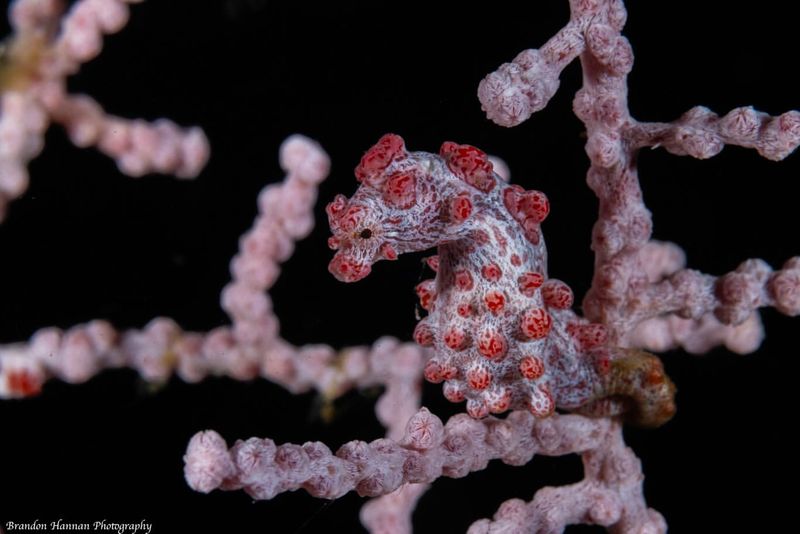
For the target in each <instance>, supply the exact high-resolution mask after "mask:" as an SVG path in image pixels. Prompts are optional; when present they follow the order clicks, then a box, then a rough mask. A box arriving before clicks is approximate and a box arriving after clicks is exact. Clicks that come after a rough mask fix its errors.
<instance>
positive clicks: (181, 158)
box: [0, 0, 209, 221]
mask: <svg viewBox="0 0 800 534" xmlns="http://www.w3.org/2000/svg"><path fill="white" fill-rule="evenodd" d="M139 1H142V0H81V1H79V2H77V3H75V4H74V5H73V6H72V7H71V9H70V10H69V12H68V13H67V14H66V15H64V17H63V18H61V13H62V11H63V3H62V2H61V1H59V0H19V1H17V2H15V3H14V4H13V6H12V7H11V10H10V18H11V24H12V27H13V29H14V32H15V33H14V35H13V36H12V37H11V38H9V40H8V42H7V47H6V49H5V50H3V51H2V52H1V53H2V55H3V56H5V57H2V59H3V60H4V63H5V64H4V65H2V66H0V221H2V219H3V218H4V214H5V211H6V208H7V204H8V203H9V202H10V201H12V200H13V199H15V198H17V197H19V196H21V195H22V194H24V192H25V190H26V189H27V187H28V181H29V177H28V172H27V168H26V167H27V165H28V162H29V161H30V160H31V159H33V158H35V157H36V156H37V155H38V154H39V152H40V151H41V150H42V147H43V145H44V139H43V136H44V132H45V131H46V129H47V127H48V126H49V124H50V123H51V122H54V123H58V124H61V125H62V126H64V128H65V129H66V130H67V133H68V135H69V137H70V139H71V140H72V142H73V143H74V144H75V145H77V146H79V147H88V146H94V147H96V148H97V149H98V150H100V151H101V152H103V153H105V154H107V155H108V156H110V157H112V158H114V159H115V160H116V162H117V166H118V167H119V169H120V171H122V172H123V173H125V174H127V175H129V176H141V175H143V174H147V173H151V172H158V173H164V174H173V175H175V176H177V177H179V178H192V177H195V176H197V175H198V174H199V173H200V171H201V170H202V169H203V167H204V166H205V164H206V162H207V161H208V156H209V147H208V139H206V136H205V134H204V133H203V132H202V130H200V129H199V128H188V129H182V128H180V127H178V126H177V125H175V124H174V123H173V122H171V121H168V120H166V119H160V120H158V121H156V122H154V123H152V124H151V123H147V122H145V121H142V120H137V121H129V120H126V119H122V118H119V117H114V116H111V115H108V114H107V113H106V112H105V111H103V109H102V107H101V106H100V105H99V104H98V103H97V102H96V101H95V100H94V99H92V98H91V97H88V96H85V95H80V96H72V95H69V94H67V89H66V79H67V77H68V76H70V75H72V74H75V73H76V72H78V70H79V69H80V66H81V64H83V63H86V62H87V61H90V60H91V59H93V58H94V57H96V56H97V55H98V54H99V53H100V51H101V49H102V47H103V36H104V35H107V34H111V33H115V32H118V31H119V30H121V29H122V28H123V27H124V26H125V24H126V23H127V21H128V17H129V10H128V6H127V4H129V3H137V2H139Z"/></svg>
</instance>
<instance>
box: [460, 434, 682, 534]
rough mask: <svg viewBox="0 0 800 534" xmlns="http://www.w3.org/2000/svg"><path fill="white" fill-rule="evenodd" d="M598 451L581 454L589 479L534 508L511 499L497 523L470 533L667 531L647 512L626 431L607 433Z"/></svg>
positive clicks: (543, 492)
mask: <svg viewBox="0 0 800 534" xmlns="http://www.w3.org/2000/svg"><path fill="white" fill-rule="evenodd" d="M602 432H603V433H604V437H603V439H602V441H601V443H600V445H599V446H597V447H595V448H592V449H591V450H586V451H576V452H580V453H581V457H582V459H583V467H584V473H585V478H584V479H583V480H581V481H580V482H578V483H576V484H571V485H568V486H561V487H557V488H554V487H546V488H542V489H540V490H539V491H537V492H536V495H535V496H534V498H533V500H532V501H531V502H530V503H525V502H524V501H523V500H521V499H511V500H508V501H506V502H504V503H503V504H502V505H500V508H499V509H498V511H497V513H495V515H494V518H493V520H489V519H482V520H479V521H476V522H475V523H473V524H472V526H471V527H470V528H469V530H468V531H467V532H468V534H488V533H489V532H520V533H521V532H531V533H537V534H550V533H552V534H556V533H559V532H563V531H564V529H565V528H566V527H567V526H568V525H575V524H592V525H600V526H603V527H607V528H608V529H609V531H610V532H620V533H621V532H648V533H653V534H655V533H659V532H666V530H667V525H666V522H665V521H664V518H663V517H662V516H661V514H659V513H658V512H657V511H655V510H653V509H652V508H647V506H646V505H645V501H644V496H643V492H642V482H643V479H644V476H643V475H642V466H641V462H640V461H639V459H638V458H636V456H635V455H634V453H633V451H632V450H631V449H630V448H628V447H626V446H625V442H624V441H623V439H622V427H621V426H620V425H619V424H618V423H611V424H609V425H607V426H605V427H604V428H603V429H602Z"/></svg>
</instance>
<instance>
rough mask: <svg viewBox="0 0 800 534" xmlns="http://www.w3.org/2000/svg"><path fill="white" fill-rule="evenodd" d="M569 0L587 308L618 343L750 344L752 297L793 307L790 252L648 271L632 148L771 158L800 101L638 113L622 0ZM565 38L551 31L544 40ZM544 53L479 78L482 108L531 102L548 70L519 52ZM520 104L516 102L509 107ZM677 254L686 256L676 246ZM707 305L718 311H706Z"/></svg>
mask: <svg viewBox="0 0 800 534" xmlns="http://www.w3.org/2000/svg"><path fill="white" fill-rule="evenodd" d="M570 6H571V9H572V15H571V17H570V22H569V24H568V26H567V28H573V29H576V28H577V29H579V30H580V33H581V36H582V39H583V43H584V46H583V47H582V48H581V49H580V52H581V54H580V61H581V65H582V67H583V87H582V88H581V89H580V90H579V91H578V92H577V94H576V95H575V100H574V103H573V107H574V111H575V114H576V115H577V116H578V118H579V119H581V120H582V121H583V122H584V124H585V125H586V130H587V137H588V139H587V142H586V152H587V154H588V156H589V159H590V161H591V166H590V169H589V172H588V176H587V182H588V184H589V186H590V187H591V188H592V190H593V191H594V192H595V194H596V195H597V197H598V199H599V201H600V210H599V212H600V216H599V218H598V221H597V223H596V224H595V227H594V230H593V233H592V249H593V250H594V252H595V273H594V277H593V280H592V287H591V289H590V290H589V292H588V293H587V295H586V297H585V298H584V301H583V308H584V311H585V313H586V315H587V317H588V318H589V319H590V320H592V321H596V322H599V323H602V324H604V325H605V326H607V327H608V328H609V334H610V339H611V340H612V342H616V343H620V344H622V345H629V344H633V345H634V346H644V347H650V348H654V347H671V346H675V345H676V344H680V343H683V344H684V345H687V346H691V347H692V349H693V350H698V349H701V348H703V349H708V348H711V347H712V346H713V345H714V344H716V343H726V344H728V345H729V346H730V347H731V348H733V350H736V351H737V352H744V351H749V350H754V349H755V348H756V347H757V346H758V343H759V342H760V340H761V337H762V334H761V332H760V322H759V321H758V319H757V318H755V319H750V317H751V315H752V314H753V312H754V311H755V310H756V309H757V308H759V307H763V306H774V307H776V308H777V309H778V310H779V311H781V312H782V313H785V314H787V315H796V314H797V313H798V310H800V308H799V307H798V304H799V303H800V297H798V295H800V276H798V271H797V260H796V258H793V259H791V260H789V261H788V262H787V263H786V264H785V265H784V268H783V269H781V270H779V271H777V272H774V273H773V272H772V270H771V269H770V268H769V267H768V266H767V265H766V264H764V263H763V262H761V261H760V260H749V261H748V262H745V263H743V264H742V265H741V266H740V267H739V268H738V269H737V270H736V271H734V272H732V273H728V274H727V275H724V276H721V277H714V276H710V275H705V274H702V273H699V272H697V271H693V270H681V271H677V268H672V269H670V273H669V274H671V276H670V277H668V278H663V277H662V276H657V277H653V276H651V274H652V271H653V270H654V269H655V270H656V271H658V270H659V269H658V268H657V267H656V265H655V264H652V263H651V259H652V258H648V256H649V252H647V249H648V246H649V244H650V242H651V241H650V236H651V233H652V217H651V214H650V212H649V211H648V210H647V208H646V207H645V205H644V201H643V196H642V191H641V189H640V187H639V180H638V176H637V172H636V156H637V154H638V151H639V149H641V148H642V147H647V146H650V147H657V146H662V147H664V148H665V149H666V150H667V151H669V152H671V153H673V154H677V155H690V156H693V157H696V158H701V159H704V158H708V157H711V156H713V155H715V154H717V153H719V151H720V150H722V148H723V147H724V146H725V145H726V144H731V145H738V146H742V147H748V148H755V149H756V150H757V151H758V152H759V154H761V155H762V156H764V157H766V158H768V159H772V160H780V159H783V158H784V157H786V156H787V155H788V154H789V153H791V152H792V151H793V150H794V149H795V148H796V147H797V146H798V144H800V113H798V112H797V111H789V112H787V113H784V114H782V115H780V116H778V117H772V116H770V115H768V114H766V113H762V112H757V111H755V110H753V108H752V107H741V108H736V109H734V110H732V111H731V112H729V113H728V114H726V115H725V116H723V117H719V116H717V115H716V114H714V113H712V112H711V111H710V110H708V109H706V108H704V107H700V106H698V107H695V108H692V109H691V110H689V111H688V112H687V113H685V114H684V115H683V116H682V117H680V118H679V119H678V120H676V121H674V122H672V123H643V122H639V121H636V120H635V119H634V118H633V117H631V115H630V112H629V111H628V106H627V74H628V72H629V71H630V70H631V68H632V66H633V55H632V53H631V49H630V45H629V43H628V41H627V40H626V39H625V37H623V36H622V35H621V33H620V32H621V29H622V26H623V25H624V22H625V16H626V15H625V9H624V6H623V4H622V2H621V1H619V0H597V1H588V0H573V1H572V2H570ZM563 39H564V37H563V36H562V35H561V34H558V35H557V36H556V37H554V38H553V39H552V40H551V41H550V42H548V43H547V44H546V45H545V47H543V49H542V51H543V50H545V48H547V47H550V46H552V45H551V43H552V41H560V40H563ZM541 54H542V52H541V51H536V50H528V51H526V52H523V53H522V54H520V56H518V57H517V59H515V60H514V62H513V63H511V64H505V65H503V66H501V67H500V69H498V71H497V72H496V73H493V74H490V75H489V76H487V77H486V79H485V80H484V81H483V82H482V83H481V86H480V88H479V90H478V96H479V98H480V99H481V102H482V104H483V108H484V110H485V111H486V112H487V116H488V117H489V118H490V119H492V120H494V121H495V122H497V123H498V124H500V125H503V126H514V125H516V124H519V123H520V122H522V121H523V120H525V119H526V118H527V117H528V115H530V113H532V112H533V111H535V110H537V109H538V107H537V105H536V104H535V102H537V101H538V100H539V99H541V95H542V94H543V93H542V91H541V90H540V89H538V87H539V85H540V84H545V85H546V86H547V87H554V86H556V85H557V80H555V81H554V80H553V76H554V73H555V76H557V72H556V71H553V70H552V69H551V70H548V69H544V70H541V69H540V68H539V67H536V65H535V62H530V61H529V62H527V63H526V61H525V59H524V58H526V57H530V58H535V57H538V56H539V55H541ZM568 56H569V57H572V55H571V54H569V55H568ZM565 57H567V56H565ZM509 95H516V96H518V97H520V98H522V97H521V96H520V95H524V97H525V98H523V99H522V100H524V101H525V102H526V103H525V104H524V105H522V104H518V103H514V102H515V100H514V99H513V98H509ZM549 96H552V95H550V94H548V98H549ZM526 106H527V107H526ZM521 108H524V109H525V112H524V113H521V112H517V111H515V110H517V109H521ZM672 254H673V260H675V257H674V256H675V254H679V253H674V252H673V253H672ZM680 254H682V253H680ZM678 261H679V262H680V263H681V264H682V263H683V259H682V258H681V259H679V260H678ZM710 313H713V314H714V317H715V318H716V321H715V320H713V319H711V318H707V317H704V316H705V315H707V314H710ZM671 314H677V315H679V316H680V317H681V318H684V319H691V320H692V321H693V322H690V323H687V322H686V321H680V320H678V319H675V318H672V317H671ZM643 322H646V325H642V323H643ZM727 325H731V326H732V327H729V326H727ZM736 325H740V326H736Z"/></svg>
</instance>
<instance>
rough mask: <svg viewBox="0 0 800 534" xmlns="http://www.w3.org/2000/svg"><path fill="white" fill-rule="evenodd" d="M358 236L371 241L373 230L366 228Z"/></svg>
mask: <svg viewBox="0 0 800 534" xmlns="http://www.w3.org/2000/svg"><path fill="white" fill-rule="evenodd" d="M358 235H359V237H361V238H362V239H369V238H370V237H372V230H370V229H369V228H364V229H363V230H361V233H360V234H358Z"/></svg>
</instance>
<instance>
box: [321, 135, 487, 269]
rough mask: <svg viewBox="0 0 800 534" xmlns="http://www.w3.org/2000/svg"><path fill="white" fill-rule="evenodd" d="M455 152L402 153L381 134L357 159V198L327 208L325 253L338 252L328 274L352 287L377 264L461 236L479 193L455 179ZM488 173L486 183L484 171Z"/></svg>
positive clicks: (400, 145)
mask: <svg viewBox="0 0 800 534" xmlns="http://www.w3.org/2000/svg"><path fill="white" fill-rule="evenodd" d="M445 146H447V147H448V150H449V151H448V152H445ZM458 146H460V145H455V144H454V143H445V145H443V152H442V155H441V156H439V155H436V154H430V153H427V152H408V151H406V148H405V144H404V142H403V139H402V138H401V137H400V136H398V135H395V134H386V135H384V136H383V137H381V139H380V140H379V141H378V142H377V143H376V144H375V145H374V146H373V147H372V148H370V149H369V150H368V151H367V152H366V154H364V156H363V157H362V158H361V162H360V163H359V164H358V166H357V167H356V170H355V175H356V178H357V179H358V181H359V182H360V183H361V185H360V186H359V188H358V190H357V191H356V193H355V194H354V195H353V196H352V197H351V198H349V199H348V198H346V197H345V196H344V195H337V196H336V198H334V200H333V202H331V203H330V204H328V206H327V208H326V211H327V213H328V220H329V223H330V226H331V231H332V232H333V236H332V237H331V238H330V239H329V245H330V247H331V248H333V249H334V250H336V251H337V252H336V255H335V256H334V257H333V259H332V260H331V263H330V265H329V266H328V270H329V271H330V272H331V273H332V274H333V275H334V276H335V277H336V278H338V279H339V280H341V281H343V282H355V281H356V280H360V279H362V278H364V277H365V276H367V275H368V274H369V273H370V271H371V268H372V264H373V263H375V262H376V261H379V260H383V259H385V260H394V259H397V256H398V255H400V254H403V253H405V252H413V251H418V250H426V249H429V248H431V247H434V246H436V245H438V244H439V243H442V242H445V241H447V240H450V239H453V238H454V237H457V236H458V234H459V232H461V231H463V228H464V226H465V223H466V221H467V219H468V218H469V216H470V214H471V213H472V208H473V206H474V203H475V200H476V199H475V198H474V195H480V194H482V192H481V190H479V189H478V188H476V187H475V186H474V185H471V184H470V183H468V182H465V181H464V180H463V179H460V177H459V176H458V175H457V174H454V172H453V166H452V164H451V161H450V160H448V159H447V156H449V155H450V153H451V152H452V147H458ZM475 150H477V149H475ZM488 173H489V179H491V180H492V181H493V180H494V178H493V175H492V172H491V165H489V167H488ZM492 185H493V182H492ZM490 189H491V188H490Z"/></svg>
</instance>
